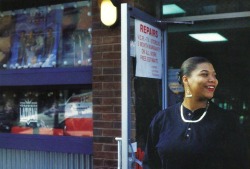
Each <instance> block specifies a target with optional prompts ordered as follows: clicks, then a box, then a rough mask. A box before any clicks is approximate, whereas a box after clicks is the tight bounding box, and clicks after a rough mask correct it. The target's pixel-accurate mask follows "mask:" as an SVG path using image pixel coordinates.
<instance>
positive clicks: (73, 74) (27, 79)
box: [0, 66, 92, 86]
mask: <svg viewBox="0 0 250 169" xmlns="http://www.w3.org/2000/svg"><path fill="white" fill-rule="evenodd" d="M91 83H92V66H84V67H73V68H72V67H71V68H29V69H6V70H0V86H34V85H39V86H41V85H71V84H91Z"/></svg>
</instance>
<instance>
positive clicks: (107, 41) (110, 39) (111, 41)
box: [103, 36, 121, 44]
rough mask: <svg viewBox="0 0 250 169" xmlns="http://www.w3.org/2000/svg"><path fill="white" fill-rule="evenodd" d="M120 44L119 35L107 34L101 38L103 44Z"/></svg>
mask: <svg viewBox="0 0 250 169" xmlns="http://www.w3.org/2000/svg"><path fill="white" fill-rule="evenodd" d="M117 43H118V44H120V43H121V37H120V36H109V37H107V38H104V39H103V44H117Z"/></svg>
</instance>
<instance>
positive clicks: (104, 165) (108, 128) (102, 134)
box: [92, 0, 152, 169]
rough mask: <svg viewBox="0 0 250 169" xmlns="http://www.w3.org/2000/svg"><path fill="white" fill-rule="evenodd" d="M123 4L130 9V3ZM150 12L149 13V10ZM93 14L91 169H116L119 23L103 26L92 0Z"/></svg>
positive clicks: (118, 99) (96, 4) (118, 133)
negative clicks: (127, 5)
mask: <svg viewBox="0 0 250 169" xmlns="http://www.w3.org/2000/svg"><path fill="white" fill-rule="evenodd" d="M99 2H100V1H99ZM122 2H128V3H129V4H130V5H133V0H129V1H122ZM137 4H140V2H137ZM140 6H143V5H140ZM149 9H151V12H152V8H149ZM92 14H93V26H92V30H93V32H92V35H93V39H92V40H93V42H92V43H93V119H94V147H93V152H94V155H93V164H94V167H93V168H94V169H115V168H117V142H116V140H115V137H121V31H120V29H121V27H120V23H118V24H117V25H116V26H115V27H111V28H109V27H106V26H104V25H102V23H101V22H100V8H99V6H98V0H92ZM119 15H120V14H118V16H119ZM132 117H135V116H134V115H132ZM133 120H135V119H134V118H133Z"/></svg>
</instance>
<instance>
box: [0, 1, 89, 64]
mask: <svg viewBox="0 0 250 169" xmlns="http://www.w3.org/2000/svg"><path fill="white" fill-rule="evenodd" d="M0 23H1V27H0V69H20V68H44V67H78V66H90V65H92V59H91V58H92V36H91V31H92V29H91V26H92V17H91V7H90V3H89V2H84V1H83V2H77V3H65V4H58V5H51V6H41V7H36V8H28V9H19V10H14V11H4V12H1V18H0Z"/></svg>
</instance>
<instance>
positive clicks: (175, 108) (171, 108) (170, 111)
mask: <svg viewBox="0 0 250 169" xmlns="http://www.w3.org/2000/svg"><path fill="white" fill-rule="evenodd" d="M180 105H181V103H176V104H174V105H171V106H169V107H167V108H166V109H163V110H161V111H159V112H158V113H157V114H156V115H155V117H154V118H155V119H163V118H164V117H168V116H171V115H173V114H175V113H176V111H178V110H179V108H180Z"/></svg>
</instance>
